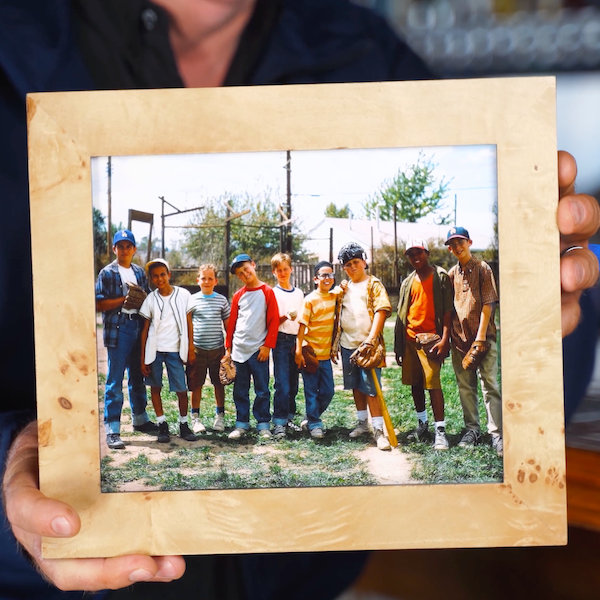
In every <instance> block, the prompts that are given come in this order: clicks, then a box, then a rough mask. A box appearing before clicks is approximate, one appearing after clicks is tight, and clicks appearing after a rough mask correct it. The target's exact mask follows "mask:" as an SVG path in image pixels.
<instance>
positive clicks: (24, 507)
mask: <svg viewBox="0 0 600 600" xmlns="http://www.w3.org/2000/svg"><path fill="white" fill-rule="evenodd" d="M38 488H39V485H38V437H37V423H30V424H29V425H28V426H27V427H26V428H25V429H24V430H23V431H22V432H21V433H20V434H19V435H18V436H17V438H16V439H15V441H14V443H13V445H12V447H11V450H10V453H9V455H8V459H7V462H6V471H5V473H4V480H3V483H2V490H3V500H4V505H5V510H6V516H7V518H8V521H9V522H10V525H11V528H12V531H13V533H14V535H15V537H16V538H17V540H18V541H19V542H20V543H21V545H22V546H23V547H24V548H25V550H26V551H27V552H28V554H29V555H30V556H31V558H32V560H33V562H34V563H35V565H36V566H37V568H38V570H39V571H40V572H41V573H42V575H43V576H44V577H45V578H46V579H47V580H48V581H50V582H51V583H52V584H54V585H55V586H56V587H58V588H59V589H61V590H63V591H68V590H85V591H97V590H104V589H112V590H115V589H119V588H123V587H127V586H129V585H131V584H132V583H136V582H139V581H160V582H168V581H172V580H174V579H179V578H180V577H181V576H182V575H183V573H184V571H185V561H184V559H183V557H182V556H154V557H153V556H144V555H138V554H133V555H129V556H117V557H114V558H65V559H45V558H42V553H41V537H42V536H47V537H57V538H66V537H72V536H74V535H77V533H78V532H79V529H80V528H81V521H80V519H79V515H78V514H77V513H76V512H75V510H74V509H73V508H72V507H70V506H69V505H68V504H65V503H64V502H61V501H59V500H53V499H51V498H46V496H44V495H43V494H42V493H41V492H40V490H39V489H38Z"/></svg>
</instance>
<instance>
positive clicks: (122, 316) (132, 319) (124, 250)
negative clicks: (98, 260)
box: [96, 229, 158, 450]
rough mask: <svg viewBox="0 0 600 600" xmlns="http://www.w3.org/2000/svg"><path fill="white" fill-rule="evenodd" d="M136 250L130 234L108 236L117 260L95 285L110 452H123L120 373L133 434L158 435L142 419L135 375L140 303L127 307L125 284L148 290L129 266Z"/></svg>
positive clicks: (142, 397) (141, 393) (143, 399)
mask: <svg viewBox="0 0 600 600" xmlns="http://www.w3.org/2000/svg"><path fill="white" fill-rule="evenodd" d="M135 251H136V243H135V237H134V236H133V233H131V231H129V230H128V229H123V230H121V231H117V233H115V235H114V237H113V252H114V253H115V255H116V257H117V258H116V260H114V261H113V262H112V263H110V265H108V266H106V267H104V268H103V269H102V270H101V271H100V273H99V274H98V279H97V281H96V310H98V311H100V312H102V324H103V337H104V345H105V346H106V351H107V354H108V365H107V373H106V385H105V388H104V389H105V392H104V426H105V428H106V443H107V445H108V447H109V448H110V449H111V450H122V449H123V448H125V444H124V443H123V441H122V440H121V436H120V432H121V411H122V409H123V376H124V375H125V371H127V384H128V389H129V403H130V404H131V416H132V420H133V429H134V431H141V432H143V433H152V434H154V435H156V433H157V432H158V427H157V426H156V425H155V424H154V423H152V422H151V421H150V420H149V419H148V415H147V414H146V404H147V401H148V397H147V394H146V386H145V385H144V381H143V377H142V372H141V370H140V333H141V330H142V327H141V325H142V323H141V321H142V320H141V319H140V317H139V314H138V311H139V308H140V303H139V302H132V300H131V296H130V295H129V289H130V288H129V284H132V286H133V285H136V286H139V287H140V288H141V289H142V290H143V292H144V293H147V292H148V291H149V290H148V281H147V279H146V274H145V273H144V269H142V267H140V266H138V265H136V264H134V263H133V262H132V260H133V257H134V255H135ZM142 296H143V294H142Z"/></svg>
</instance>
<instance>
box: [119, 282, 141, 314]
mask: <svg viewBox="0 0 600 600" xmlns="http://www.w3.org/2000/svg"><path fill="white" fill-rule="evenodd" d="M127 287H128V288H129V291H128V292H127V296H125V302H123V308H128V309H130V310H134V309H135V310H138V309H139V307H140V306H141V305H142V304H143V303H144V300H145V299H146V295H147V294H146V292H145V291H144V290H143V289H142V288H141V287H140V286H139V285H136V284H135V283H128V284H127Z"/></svg>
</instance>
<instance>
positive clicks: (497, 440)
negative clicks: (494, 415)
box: [492, 435, 504, 457]
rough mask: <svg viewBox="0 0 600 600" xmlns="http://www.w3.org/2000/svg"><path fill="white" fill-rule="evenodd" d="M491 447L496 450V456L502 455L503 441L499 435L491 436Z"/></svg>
mask: <svg viewBox="0 0 600 600" xmlns="http://www.w3.org/2000/svg"><path fill="white" fill-rule="evenodd" d="M492 448H493V449H494V450H495V451H496V454H498V456H501V457H502V456H504V441H503V439H502V436H501V435H494V436H492Z"/></svg>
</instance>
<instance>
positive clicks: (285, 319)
mask: <svg viewBox="0 0 600 600" xmlns="http://www.w3.org/2000/svg"><path fill="white" fill-rule="evenodd" d="M271 270H272V271H273V275H274V276H275V277H276V278H277V285H276V286H274V287H273V291H274V292H275V298H277V306H278V307H279V331H278V332H277V345H276V346H275V348H273V377H274V380H275V382H274V388H275V394H274V396H273V424H274V425H275V427H274V429H273V436H274V437H275V438H278V439H281V438H284V437H285V436H286V426H287V429H288V430H290V431H297V430H299V429H300V428H299V427H298V426H297V425H295V424H294V416H295V415H296V395H297V394H298V368H297V367H296V363H295V361H294V351H295V347H296V337H297V335H298V322H297V321H296V319H297V317H298V313H299V312H300V309H301V308H302V301H303V300H304V293H303V292H302V290H300V289H298V288H297V287H294V286H293V285H292V283H291V281H290V278H291V275H292V271H293V270H292V259H291V258H290V256H289V255H288V254H282V253H281V252H279V253H278V254H276V255H275V256H274V257H273V258H272V259H271Z"/></svg>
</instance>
